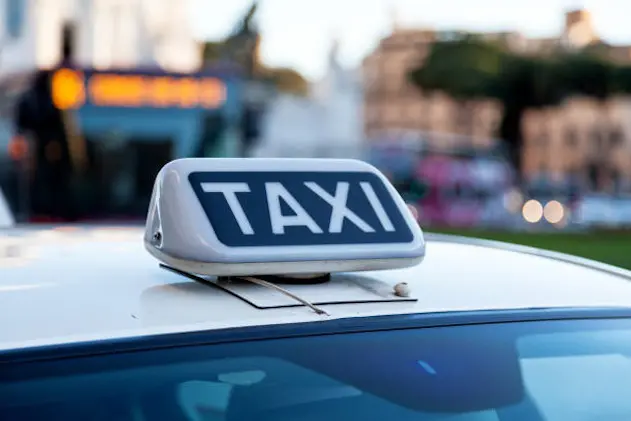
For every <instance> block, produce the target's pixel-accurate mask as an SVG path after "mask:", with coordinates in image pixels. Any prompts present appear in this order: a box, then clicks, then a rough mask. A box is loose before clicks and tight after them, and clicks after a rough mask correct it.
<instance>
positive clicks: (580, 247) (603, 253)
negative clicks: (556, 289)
mask: <svg viewBox="0 0 631 421" xmlns="http://www.w3.org/2000/svg"><path fill="white" fill-rule="evenodd" d="M429 231H430V232H436V233H443V234H454V235H462V236H466V237H477V238H484V239H488V240H496V241H504V242H507V243H515V244H522V245H525V246H531V247H538V248H541V249H546V250H553V251H558V252H562V253H567V254H573V255H575V256H581V257H586V258H588V259H593V260H598V261H600V262H603V263H608V264H611V265H615V266H619V267H622V268H625V269H630V270H631V232H629V231H600V232H590V233H580V234H576V233H571V234H565V233H515V232H500V231H483V230H457V229H440V230H435V229H434V230H429Z"/></svg>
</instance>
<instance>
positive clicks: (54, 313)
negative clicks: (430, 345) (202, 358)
mask: <svg viewBox="0 0 631 421" xmlns="http://www.w3.org/2000/svg"><path fill="white" fill-rule="evenodd" d="M427 240H428V242H427V255H426V258H425V260H424V261H423V263H421V264H420V265H418V266H415V267H412V268H408V269H397V270H387V271H376V272H361V273H346V274H335V275H334V276H333V277H332V280H331V281H330V282H329V283H325V284H319V285H308V286H300V287H293V289H291V291H292V292H295V293H296V294H298V295H299V296H301V297H302V298H304V299H306V300H308V301H311V302H344V303H346V304H328V305H327V304H322V305H319V307H320V308H322V309H323V310H325V311H326V312H327V313H328V314H326V315H323V314H317V313H316V312H314V311H313V310H312V309H310V308H309V307H305V306H300V305H299V306H296V304H298V303H297V302H295V301H293V300H291V299H290V298H288V297H287V296H284V295H282V294H280V293H278V292H277V291H273V290H270V289H266V288H264V287H261V286H258V285H254V284H246V285H242V286H239V288H237V289H236V290H234V291H233V293H232V294H231V293H229V292H226V291H225V290H222V289H221V288H216V287H213V286H212V285H208V284H204V283H203V282H195V281H194V280H192V279H191V278H189V277H186V276H183V275H181V274H178V273H175V272H173V271H169V270H165V269H164V268H161V267H160V266H159V265H158V262H157V261H156V260H155V259H154V258H153V257H151V256H150V255H149V253H147V252H146V251H145V249H144V248H143V242H142V229H141V228H77V227H60V228H50V229H38V230H32V229H18V228H16V229H11V230H5V231H0V271H1V273H2V276H1V277H0V308H1V309H2V311H1V312H0V349H5V350H6V349H14V348H24V347H29V346H41V345H54V344H64V343H71V342H75V341H89V340H107V339H114V338H125V337H135V336H143V335H153V334H163V333H176V332H187V331H201V330H212V329H221V328H229V327H245V326H256V325H273V324H281V323H299V322H313V321H322V320H330V319H335V318H349V317H365V316H375V315H392V314H411V313H434V312H450V311H475V310H501V309H528V308H563V307H628V306H629V303H631V283H630V282H629V280H631V272H629V271H625V270H622V269H618V268H614V267H611V266H607V265H603V264H598V263H595V262H591V261H588V260H584V259H578V258H571V257H569V256H565V255H560V254H555V253H547V252H540V251H537V250H534V249H529V248H523V247H517V246H510V245H504V244H501V243H493V242H488V241H482V240H470V239H463V238H457V237H449V236H440V235H431V234H429V235H427ZM538 254H539V255H538ZM211 281H212V280H211ZM401 282H406V283H408V285H409V287H410V288H411V297H412V298H415V299H416V300H415V301H406V300H403V299H396V298H394V295H393V294H392V288H393V287H394V285H396V284H398V283H401ZM287 288H288V289H289V287H287ZM235 291H236V292H235ZM239 295H240V296H241V298H240V297H239ZM380 298H381V299H382V300H386V301H388V300H390V302H377V301H376V300H378V299H380ZM397 300H398V301H397ZM248 301H249V302H248ZM366 301H368V302H366ZM287 305H290V306H291V305H293V306H291V307H287ZM256 306H258V307H268V308H266V309H265V310H262V309H260V308H257V307H256Z"/></svg>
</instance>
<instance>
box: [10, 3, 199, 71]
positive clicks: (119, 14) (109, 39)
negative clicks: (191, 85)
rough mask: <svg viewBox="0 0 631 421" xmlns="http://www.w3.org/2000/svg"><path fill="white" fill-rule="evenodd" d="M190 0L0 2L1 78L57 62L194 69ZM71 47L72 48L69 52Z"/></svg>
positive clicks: (195, 57)
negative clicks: (68, 61) (65, 58)
mask: <svg viewBox="0 0 631 421" xmlns="http://www.w3.org/2000/svg"><path fill="white" fill-rule="evenodd" d="M188 3H189V2H188V0H44V1H41V0H40V1H38V0H0V34H2V37H1V38H0V47H1V48H0V64H1V65H0V76H2V75H6V74H15V73H20V72H24V71H30V70H33V69H46V68H51V67H54V66H56V65H58V64H59V63H60V62H61V61H62V59H63V58H64V55H66V56H69V57H68V58H67V60H70V61H72V62H73V63H74V64H77V65H80V66H86V67H96V68H111V67H116V68H133V67H148V66H160V67H163V68H164V69H166V70H172V71H193V70H196V69H197V68H198V67H199V65H200V60H201V56H200V51H199V45H198V43H197V42H196V41H195V39H194V38H193V34H192V29H191V25H190V23H189V19H188V13H189V8H188V6H189V4H188ZM68 50H70V51H68Z"/></svg>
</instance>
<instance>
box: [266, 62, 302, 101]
mask: <svg viewBox="0 0 631 421" xmlns="http://www.w3.org/2000/svg"><path fill="white" fill-rule="evenodd" d="M266 73H267V74H268V75H269V78H270V79H271V81H272V83H273V84H274V86H276V89H278V91H279V92H285V93H290V94H294V95H301V96H304V95H307V93H308V91H309V83H308V82H307V80H306V79H305V78H304V77H303V76H302V75H301V74H300V73H299V72H297V71H296V70H294V69H289V68H285V67H279V68H267V69H266Z"/></svg>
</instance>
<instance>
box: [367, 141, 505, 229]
mask: <svg viewBox="0 0 631 421" xmlns="http://www.w3.org/2000/svg"><path fill="white" fill-rule="evenodd" d="M369 159H370V160H371V162H372V163H373V164H374V165H375V166H377V167H378V168H380V169H381V170H382V171H384V172H385V173H386V174H387V175H388V176H389V178H390V180H391V182H392V183H393V184H394V186H395V187H396V188H397V190H398V191H399V192H400V193H401V195H402V196H403V198H404V200H405V201H406V202H407V203H409V204H412V205H414V206H415V207H416V209H417V211H418V214H419V220H420V222H421V223H422V224H423V225H425V226H435V227H472V226H479V225H487V226H488V225H498V224H499V225H501V224H509V223H511V221H513V220H514V218H513V216H512V214H511V213H510V211H509V210H508V209H506V207H505V206H504V196H505V195H506V193H507V192H508V191H509V190H510V189H511V187H512V184H513V174H512V171H511V169H510V166H509V165H508V164H507V162H506V161H505V160H503V159H501V158H500V157H497V156H495V155H493V154H488V153H487V154H484V153H482V154H475V153H473V154H472V153H460V152H458V151H440V152H437V151H432V150H424V149H423V148H412V147H410V146H409V145H408V146H404V145H401V144H399V145H397V144H396V143H390V144H387V145H381V146H376V145H375V146H374V147H373V148H372V151H371V153H370V158H369Z"/></svg>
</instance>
